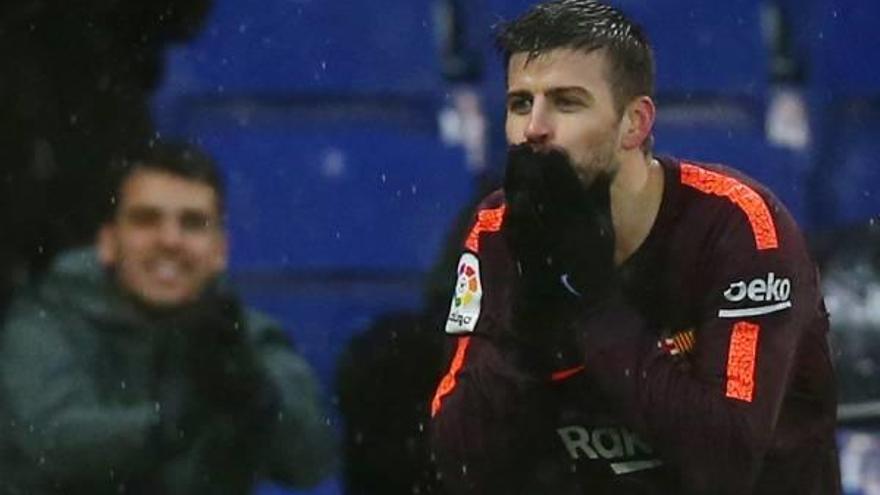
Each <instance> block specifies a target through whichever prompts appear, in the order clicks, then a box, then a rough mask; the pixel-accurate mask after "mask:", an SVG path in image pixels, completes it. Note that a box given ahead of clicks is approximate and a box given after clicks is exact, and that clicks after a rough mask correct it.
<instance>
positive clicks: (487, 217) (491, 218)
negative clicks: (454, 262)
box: [464, 205, 505, 253]
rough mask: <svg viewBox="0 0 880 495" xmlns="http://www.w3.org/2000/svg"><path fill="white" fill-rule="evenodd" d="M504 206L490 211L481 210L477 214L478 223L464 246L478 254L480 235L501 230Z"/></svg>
mask: <svg viewBox="0 0 880 495" xmlns="http://www.w3.org/2000/svg"><path fill="white" fill-rule="evenodd" d="M504 208H505V207H504V205H501V206H499V207H498V208H493V209H490V210H480V212H479V213H477V223H476V225H474V228H473V229H471V233H470V234H468V236H467V240H466V241H465V243H464V246H465V247H466V248H468V249H470V250H471V251H473V252H475V253H477V252H479V251H480V234H481V233H483V232H498V231H499V230H501V222H502V221H503V220H504Z"/></svg>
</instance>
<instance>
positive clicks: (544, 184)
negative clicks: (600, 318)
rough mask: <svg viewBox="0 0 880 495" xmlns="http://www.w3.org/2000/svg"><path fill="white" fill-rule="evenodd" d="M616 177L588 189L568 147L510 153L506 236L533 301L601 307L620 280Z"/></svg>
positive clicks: (521, 149) (600, 180) (518, 148)
mask: <svg viewBox="0 0 880 495" xmlns="http://www.w3.org/2000/svg"><path fill="white" fill-rule="evenodd" d="M610 185H611V177H610V175H609V174H607V173H599V174H598V175H597V176H596V177H595V178H594V179H593V181H592V183H591V184H590V185H589V187H584V186H583V185H582V183H581V180H580V179H579V178H578V176H577V174H576V173H575V170H574V168H573V167H572V165H571V162H570V160H569V158H568V155H567V154H566V153H565V152H564V151H558V150H547V151H535V150H533V149H532V147H531V146H529V145H518V146H513V147H511V148H510V150H509V152H508V164H507V171H506V175H505V179H504V192H505V197H506V201H507V208H506V212H505V217H504V230H503V233H504V236H505V240H506V242H507V246H508V249H509V250H510V252H511V254H512V255H513V257H514V259H516V261H517V264H518V267H519V270H520V277H521V282H522V286H523V289H524V291H525V295H526V296H527V298H528V299H529V300H530V301H531V302H532V303H540V304H547V303H552V302H554V301H560V300H563V301H564V300H568V301H572V300H574V301H580V302H585V303H587V304H594V303H598V302H601V301H602V300H604V299H605V298H606V297H607V296H608V295H609V293H610V292H611V290H612V288H613V287H614V285H615V268H614V227H613V225H612V222H611V200H610Z"/></svg>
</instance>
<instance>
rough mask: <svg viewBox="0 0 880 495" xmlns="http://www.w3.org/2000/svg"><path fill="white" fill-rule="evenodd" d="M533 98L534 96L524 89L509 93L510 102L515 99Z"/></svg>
mask: <svg viewBox="0 0 880 495" xmlns="http://www.w3.org/2000/svg"><path fill="white" fill-rule="evenodd" d="M531 96H532V93H531V92H530V91H526V90H523V89H519V90H514V91H509V92H508V93H507V99H508V100H511V99H513V98H530V97H531Z"/></svg>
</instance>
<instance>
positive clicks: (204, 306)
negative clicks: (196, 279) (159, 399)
mask: <svg viewBox="0 0 880 495" xmlns="http://www.w3.org/2000/svg"><path fill="white" fill-rule="evenodd" d="M187 311H189V312H191V314H190V315H188V316H187V321H189V322H191V324H190V325H189V328H184V329H183V332H184V335H185V341H186V344H185V349H186V350H185V355H186V358H185V359H186V363H187V373H188V375H189V377H190V379H191V380H192V381H193V384H194V387H195V390H196V394H197V395H198V396H199V397H200V399H201V400H203V401H204V402H205V403H206V405H207V406H208V407H209V408H211V409H213V410H214V411H215V412H224V413H229V414H231V415H233V416H235V417H237V418H239V419H242V420H246V421H249V420H256V421H261V420H268V419H269V418H270V416H271V415H272V414H273V412H274V411H276V410H277V406H278V403H277V401H278V400H279V399H278V397H277V391H276V390H275V387H274V385H273V384H272V383H271V382H270V380H269V378H268V376H267V374H266V371H265V370H264V368H263V366H262V363H260V361H259V359H258V356H257V354H256V351H255V349H254V348H253V347H252V345H251V344H250V343H249V342H248V341H247V335H246V330H245V326H244V313H243V311H242V310H241V307H240V305H239V303H238V301H237V300H236V299H235V298H234V297H232V296H229V295H224V294H209V295H207V296H205V297H204V298H203V300H202V301H200V302H198V303H196V304H195V305H194V306H193V307H191V308H188V309H187Z"/></svg>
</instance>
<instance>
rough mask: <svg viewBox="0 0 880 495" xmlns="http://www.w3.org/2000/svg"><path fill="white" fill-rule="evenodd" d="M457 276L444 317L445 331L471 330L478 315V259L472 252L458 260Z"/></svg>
mask: <svg viewBox="0 0 880 495" xmlns="http://www.w3.org/2000/svg"><path fill="white" fill-rule="evenodd" d="M457 277H458V278H457V279H456V282H455V294H453V295H452V305H451V307H450V308H449V317H448V318H447V319H446V333H453V334H455V333H466V332H473V331H474V328H476V326H477V319H478V318H479V317H480V302H481V300H482V298H483V283H482V281H481V280H480V260H479V259H478V258H477V257H476V256H475V255H474V254H472V253H464V254H462V255H461V259H460V260H459V261H458V270H457Z"/></svg>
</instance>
